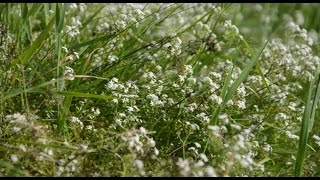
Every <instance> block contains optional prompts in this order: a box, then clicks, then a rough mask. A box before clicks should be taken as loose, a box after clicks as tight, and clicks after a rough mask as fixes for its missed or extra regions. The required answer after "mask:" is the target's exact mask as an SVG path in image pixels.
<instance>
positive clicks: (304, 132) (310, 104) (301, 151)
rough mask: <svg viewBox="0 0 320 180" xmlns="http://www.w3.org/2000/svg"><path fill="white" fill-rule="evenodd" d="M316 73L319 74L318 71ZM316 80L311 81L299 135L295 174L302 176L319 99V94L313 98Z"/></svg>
mask: <svg viewBox="0 0 320 180" xmlns="http://www.w3.org/2000/svg"><path fill="white" fill-rule="evenodd" d="M316 75H317V76H318V72H317V74H316ZM317 76H315V77H317ZM314 82H315V79H313V80H312V81H311V82H310V86H309V91H308V98H307V102H306V104H305V108H304V114H303V119H302V124H301V131H300V136H299V137H300V139H299V147H298V152H297V155H296V164H295V176H301V173H302V167H303V162H304V156H305V151H306V146H307V141H308V135H309V126H310V123H311V122H312V121H313V119H312V117H311V113H312V111H314V109H315V108H316V106H315V105H314V102H315V101H318V100H316V99H315V97H317V95H318V94H317V95H316V96H315V97H313V98H312V92H313V84H314ZM318 87H319V86H318V84H317V90H318Z"/></svg>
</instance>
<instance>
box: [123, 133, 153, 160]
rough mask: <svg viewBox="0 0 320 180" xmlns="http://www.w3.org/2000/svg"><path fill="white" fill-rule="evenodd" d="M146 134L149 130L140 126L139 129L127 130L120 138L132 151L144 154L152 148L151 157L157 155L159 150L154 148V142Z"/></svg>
mask: <svg viewBox="0 0 320 180" xmlns="http://www.w3.org/2000/svg"><path fill="white" fill-rule="evenodd" d="M148 134H149V132H148V131H147V130H146V129H145V128H144V127H140V128H139V130H135V131H128V132H127V133H126V134H125V135H124V136H121V138H122V140H124V141H125V142H126V143H128V148H129V149H132V150H134V152H136V153H138V154H141V155H144V154H145V153H146V152H150V150H152V151H151V152H152V153H151V154H152V156H151V157H152V158H155V157H156V156H158V155H159V150H158V149H157V148H156V142H155V141H154V140H153V138H151V137H149V136H148Z"/></svg>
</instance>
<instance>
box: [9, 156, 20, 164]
mask: <svg viewBox="0 0 320 180" xmlns="http://www.w3.org/2000/svg"><path fill="white" fill-rule="evenodd" d="M10 159H11V161H12V162H14V163H16V162H18V161H19V159H18V156H17V155H15V154H11V155H10Z"/></svg>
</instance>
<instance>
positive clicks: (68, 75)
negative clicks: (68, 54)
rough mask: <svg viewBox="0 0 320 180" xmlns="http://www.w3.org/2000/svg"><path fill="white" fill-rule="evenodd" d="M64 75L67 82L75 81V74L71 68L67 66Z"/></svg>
mask: <svg viewBox="0 0 320 180" xmlns="http://www.w3.org/2000/svg"><path fill="white" fill-rule="evenodd" d="M64 75H65V76H66V79H67V80H70V81H72V80H74V72H73V69H72V68H71V67H69V66H65V68H64Z"/></svg>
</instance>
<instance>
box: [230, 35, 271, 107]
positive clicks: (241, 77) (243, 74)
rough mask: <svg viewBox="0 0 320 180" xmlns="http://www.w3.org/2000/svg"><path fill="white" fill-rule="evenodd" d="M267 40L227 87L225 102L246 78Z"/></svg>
mask: <svg viewBox="0 0 320 180" xmlns="http://www.w3.org/2000/svg"><path fill="white" fill-rule="evenodd" d="M268 42H269V41H267V42H266V43H265V45H264V46H263V47H261V48H260V50H259V51H258V53H257V54H256V56H255V57H254V58H253V59H252V61H251V62H249V63H248V65H247V66H246V67H245V69H244V70H243V71H242V72H241V74H240V75H239V77H238V78H237V79H236V80H235V82H234V83H233V84H232V85H231V87H230V88H229V91H228V93H227V94H226V97H225V102H228V101H229V100H230V99H231V98H232V96H233V94H234V93H235V92H236V90H237V88H238V87H239V86H240V84H241V83H242V82H243V81H244V80H245V79H246V78H247V76H248V75H249V72H250V71H251V70H252V68H253V67H254V65H255V64H256V62H257V61H258V59H259V57H260V55H261V54H262V52H263V50H264V48H265V47H266V46H267V44H268Z"/></svg>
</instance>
